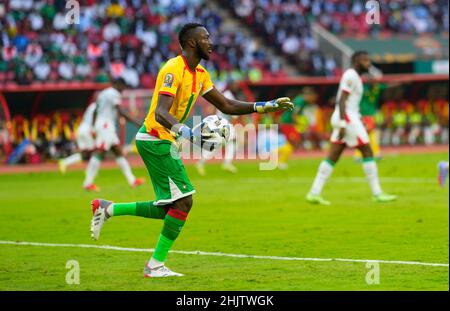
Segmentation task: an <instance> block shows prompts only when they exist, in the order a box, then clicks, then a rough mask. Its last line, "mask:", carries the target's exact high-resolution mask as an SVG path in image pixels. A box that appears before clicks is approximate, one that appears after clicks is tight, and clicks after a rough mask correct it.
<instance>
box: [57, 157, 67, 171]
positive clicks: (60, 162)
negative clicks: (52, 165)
mask: <svg viewBox="0 0 450 311" xmlns="http://www.w3.org/2000/svg"><path fill="white" fill-rule="evenodd" d="M58 168H59V171H60V173H61V174H63V175H64V174H65V173H66V171H67V165H66V164H65V163H64V160H63V159H61V160H58Z"/></svg>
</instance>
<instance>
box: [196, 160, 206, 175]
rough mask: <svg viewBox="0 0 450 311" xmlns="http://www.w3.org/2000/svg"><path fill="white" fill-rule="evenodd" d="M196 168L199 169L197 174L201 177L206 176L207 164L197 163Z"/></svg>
mask: <svg viewBox="0 0 450 311" xmlns="http://www.w3.org/2000/svg"><path fill="white" fill-rule="evenodd" d="M195 168H196V169H197V172H198V174H199V175H200V176H205V175H206V170H205V164H203V163H200V162H197V163H195Z"/></svg>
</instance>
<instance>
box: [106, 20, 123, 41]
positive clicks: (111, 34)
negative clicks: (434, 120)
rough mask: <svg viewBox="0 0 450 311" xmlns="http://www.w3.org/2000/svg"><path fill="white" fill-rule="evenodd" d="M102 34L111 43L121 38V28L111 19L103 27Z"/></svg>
mask: <svg viewBox="0 0 450 311" xmlns="http://www.w3.org/2000/svg"><path fill="white" fill-rule="evenodd" d="M102 34H103V38H104V39H105V40H106V41H107V42H110V43H111V42H113V41H114V40H116V39H118V38H119V37H120V35H121V32H120V27H119V25H118V24H117V23H116V21H115V20H114V19H111V21H110V22H109V23H108V24H106V25H105V26H104V27H103V32H102Z"/></svg>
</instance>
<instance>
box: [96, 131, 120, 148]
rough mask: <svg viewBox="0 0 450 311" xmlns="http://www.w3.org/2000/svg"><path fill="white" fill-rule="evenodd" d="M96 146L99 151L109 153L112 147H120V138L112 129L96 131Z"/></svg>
mask: <svg viewBox="0 0 450 311" xmlns="http://www.w3.org/2000/svg"><path fill="white" fill-rule="evenodd" d="M95 145H96V147H97V148H98V149H100V150H103V151H108V150H109V149H111V147H112V146H117V145H120V139H119V136H117V133H116V130H115V129H114V128H112V127H110V128H105V129H101V130H97V131H96V139H95Z"/></svg>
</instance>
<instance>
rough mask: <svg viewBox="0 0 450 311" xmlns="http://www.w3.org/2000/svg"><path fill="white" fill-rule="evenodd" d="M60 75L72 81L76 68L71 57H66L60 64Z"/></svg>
mask: <svg viewBox="0 0 450 311" xmlns="http://www.w3.org/2000/svg"><path fill="white" fill-rule="evenodd" d="M58 74H59V76H60V77H61V78H62V79H64V80H66V81H72V80H73V79H74V77H75V68H74V65H73V63H72V61H71V60H70V58H68V57H67V58H64V59H63V61H61V62H60V63H59V65H58Z"/></svg>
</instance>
